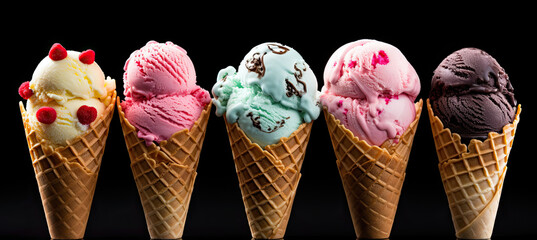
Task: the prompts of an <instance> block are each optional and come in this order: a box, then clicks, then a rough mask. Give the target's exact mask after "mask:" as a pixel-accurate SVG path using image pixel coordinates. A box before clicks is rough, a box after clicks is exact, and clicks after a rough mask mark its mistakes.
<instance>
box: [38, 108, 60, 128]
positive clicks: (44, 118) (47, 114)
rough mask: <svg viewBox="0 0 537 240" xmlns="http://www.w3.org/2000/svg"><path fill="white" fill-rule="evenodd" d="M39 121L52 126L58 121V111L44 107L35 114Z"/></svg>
mask: <svg viewBox="0 0 537 240" xmlns="http://www.w3.org/2000/svg"><path fill="white" fill-rule="evenodd" d="M35 115H36V117H37V121H39V122H40V123H44V124H51V123H53V122H54V121H55V120H56V110H54V108H51V107H42V108H40V109H39V110H37V112H36V113H35Z"/></svg>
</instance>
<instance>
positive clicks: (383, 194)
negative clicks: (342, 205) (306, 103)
mask: <svg viewBox="0 0 537 240" xmlns="http://www.w3.org/2000/svg"><path fill="white" fill-rule="evenodd" d="M415 106H416V118H415V120H414V121H413V122H412V123H411V124H410V125H409V127H408V128H407V130H406V131H405V132H404V133H403V135H402V136H401V137H400V139H399V142H398V143H394V142H393V141H386V142H385V143H384V144H383V145H381V146H380V147H378V146H371V145H369V144H368V143H367V142H366V141H364V140H360V139H359V138H358V137H356V136H354V134H353V133H352V132H351V131H350V130H348V129H347V128H346V127H345V126H344V125H343V124H341V123H340V121H339V120H338V119H336V118H335V117H334V115H332V114H331V113H329V112H328V110H327V109H326V108H324V109H323V110H324V116H325V119H326V123H327V126H328V131H329V133H330V139H331V140H332V146H333V147H334V152H335V154H336V158H337V161H336V162H337V167H338V170H339V174H340V176H341V181H342V183H343V189H344V190H345V195H346V196H347V203H348V204H349V210H350V213H351V218H352V222H353V224H354V231H355V232H356V237H357V238H360V239H361V238H369V239H382V238H388V237H389V236H390V232H391V229H392V225H393V221H394V218H395V212H396V210H397V205H398V203H399V196H400V195H401V188H402V187H403V182H404V180H405V171H406V166H407V163H408V158H409V155H410V150H411V148H412V142H413V140H414V135H415V134H416V129H417V127H418V122H419V119H420V115H421V109H422V106H423V101H422V100H420V101H419V102H417V103H416V104H415Z"/></svg>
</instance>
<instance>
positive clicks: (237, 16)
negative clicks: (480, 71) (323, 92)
mask: <svg viewBox="0 0 537 240" xmlns="http://www.w3.org/2000/svg"><path fill="white" fill-rule="evenodd" d="M326 4H327V5H326V6H324V5H323V6H317V7H316V8H312V9H310V10H303V12H302V10H299V9H301V8H293V9H288V8H285V6H282V5H278V4H273V5H271V6H266V5H263V6H264V7H263V9H265V10H264V11H259V12H258V11H255V12H246V11H242V10H238V11H236V9H233V8H225V9H224V8H222V6H213V5H211V6H210V7H211V9H217V10H216V11H207V10H206V9H201V8H200V9H193V8H185V7H182V6H181V8H177V9H176V8H173V7H172V8H173V9H172V8H170V9H167V7H166V6H164V7H159V8H152V7H151V6H150V5H144V6H138V5H137V4H135V5H136V6H134V8H130V9H112V8H109V7H105V6H101V7H98V8H89V7H88V6H89V5H91V4H90V3H87V5H85V6H84V7H78V8H77V7H74V6H72V7H71V10H72V11H68V12H64V11H60V10H61V9H56V10H54V11H52V9H49V8H39V7H37V6H33V7H34V8H35V9H37V10H39V11H40V12H42V13H43V14H40V15H34V14H28V13H27V12H25V11H21V12H20V13H12V14H4V15H3V16H2V22H3V23H4V26H3V27H4V29H3V33H4V34H3V39H4V42H3V44H2V46H3V52H2V59H3V65H2V66H3V70H2V71H3V73H4V75H3V76H2V81H3V82H4V83H7V86H5V87H3V88H2V89H3V91H4V92H5V97H4V99H5V100H7V103H6V104H4V105H3V106H4V107H5V109H6V110H5V111H4V112H3V114H2V115H3V116H4V118H3V119H2V123H3V124H4V129H9V130H11V129H12V130H13V131H10V132H9V133H8V134H5V133H4V134H3V136H4V139H3V140H2V141H3V142H2V143H3V144H4V150H5V151H10V152H13V154H14V155H12V156H4V157H3V158H2V165H1V166H2V169H3V171H2V173H1V174H0V189H1V191H2V192H1V194H0V238H2V239H17V238H23V239H48V237H49V235H48V230H47V225H46V221H45V215H44V212H43V207H42V206H41V200H40V197H39V192H38V187H37V182H36V180H35V176H34V172H33V168H32V165H31V160H30V156H29V154H28V148H27V143H26V139H25V137H24V129H23V124H22V122H21V119H20V112H19V106H18V102H19V101H20V100H21V98H20V97H19V96H18V93H17V89H18V87H19V85H20V84H21V83H22V82H24V81H28V80H30V79H31V76H32V73H33V71H34V69H35V67H36V66H37V64H38V63H39V61H41V59H42V58H44V57H45V56H46V55H47V53H48V50H49V49H50V46H51V45H52V44H53V43H55V42H59V43H61V44H62V45H63V46H64V47H65V48H67V49H69V50H71V49H72V50H78V51H82V50H86V49H93V50H94V51H95V53H96V62H97V63H98V64H99V65H100V66H101V68H102V69H103V71H104V73H105V75H107V76H111V77H112V78H115V79H116V83H117V91H118V95H119V96H120V97H121V98H123V84H122V76H123V66H124V64H125V60H127V58H128V57H129V55H130V53H131V52H132V51H134V50H136V49H139V48H140V47H142V46H143V45H145V43H147V42H148V41H149V40H156V41H159V42H166V41H172V42H174V43H175V44H177V45H179V46H181V47H183V48H184V49H185V50H187V51H188V55H189V56H190V57H191V59H192V61H193V63H194V66H195V67H196V73H197V79H198V84H199V85H200V86H201V87H203V88H205V89H211V87H212V85H213V84H214V83H215V82H216V76H217V73H218V71H219V70H220V69H222V68H225V67H227V66H229V65H236V64H237V63H238V62H240V61H241V59H242V58H243V57H244V54H246V53H247V52H248V51H249V50H250V49H251V48H252V47H253V46H255V45H257V44H259V43H262V42H269V41H275V42H280V43H282V44H286V45H288V46H290V47H293V48H294V49H295V50H297V51H298V52H299V53H300V54H301V55H302V57H303V58H304V59H305V60H306V62H307V63H308V64H309V65H310V67H311V69H312V70H313V71H314V73H315V74H316V76H317V78H318V81H319V86H322V85H323V80H322V73H323V71H324V66H325V65H326V61H328V58H329V57H330V56H331V54H332V53H333V51H335V50H336V49H338V48H339V47H340V46H342V45H343V44H345V43H348V42H350V41H355V40H358V39H363V38H370V39H377V40H380V41H384V42H387V43H390V44H392V45H394V46H396V47H397V48H399V49H400V50H401V51H402V52H403V54H405V56H406V58H407V59H408V61H409V62H410V63H411V64H412V65H413V66H414V68H415V69H416V71H417V73H418V75H419V76H420V79H421V84H422V91H421V93H420V95H419V96H418V99H420V98H421V99H424V100H425V99H426V98H427V97H428V95H429V91H430V81H431V78H432V75H433V71H434V70H435V68H436V67H437V66H438V64H439V63H440V62H441V61H442V59H444V58H445V57H446V56H447V55H449V54H450V53H452V52H454V51H456V50H458V49H461V48H463V47H477V48H480V49H483V50H485V51H486V52H488V53H489V54H491V55H492V56H494V58H496V59H497V60H498V61H499V62H500V63H501V64H502V67H503V68H504V69H505V70H506V71H507V72H508V73H509V77H510V79H511V81H512V85H513V87H514V89H515V93H516V96H517V100H518V102H519V103H521V104H522V107H523V111H522V116H521V122H520V124H519V126H518V131H517V135H516V138H515V141H514V146H513V149H512V151H511V154H510V157H509V164H508V166H509V169H508V173H507V176H506V180H505V183H504V188H503V193H502V197H501V201H500V207H499V210H498V215H497V219H496V224H495V229H494V234H493V236H494V238H493V239H502V240H503V239H520V238H523V239H531V238H530V237H533V238H534V239H535V237H537V228H535V223H536V220H535V216H537V205H536V204H535V196H536V194H535V193H534V191H532V189H533V185H535V184H536V183H535V179H534V175H535V174H534V169H535V168H536V167H537V164H536V162H535V157H533V156H531V155H530V153H532V152H533V151H534V150H533V148H534V145H533V144H532V141H534V139H533V135H534V134H535V128H534V126H533V125H532V121H533V120H532V118H533V117H532V114H533V112H535V106H536V105H535V103H534V102H533V92H534V90H533V89H535V87H536V84H535V82H536V81H535V77H534V75H533V74H534V69H535V66H534V64H535V61H534V60H533V57H534V56H533V55H534V54H535V53H536V52H537V51H535V47H533V44H534V43H535V37H533V33H532V31H530V30H531V29H532V25H533V24H530V23H531V22H532V21H530V20H531V19H530V16H532V15H525V14H524V11H523V10H525V9H526V8H527V9H530V8H528V7H525V8H524V7H521V9H516V11H515V10H513V14H512V16H510V14H508V12H509V9H508V8H507V7H506V6H503V5H502V6H495V8H494V9H489V11H487V9H483V6H480V7H479V8H476V9H475V11H474V10H472V9H467V8H466V7H467V6H466V5H465V6H464V7H463V6H458V5H454V6H452V8H449V6H442V7H441V9H440V8H437V7H435V8H434V11H429V10H428V9H426V7H427V6H422V5H420V6H419V8H417V9H419V11H418V10H416V11H414V12H409V11H408V9H406V8H401V9H396V10H397V11H396V12H397V13H399V14H395V15H392V14H388V12H387V11H386V10H385V8H386V7H388V6H387V5H388V4H386V3H385V2H383V3H379V5H378V6H374V7H367V6H363V5H362V3H361V2H360V3H359V4H356V5H345V6H344V7H341V8H339V7H338V8H337V9H336V8H334V7H330V4H331V3H330V2H327V3H326ZM424 4H425V3H424ZM452 4H455V3H452ZM69 6H70V5H69ZM126 7H127V6H126ZM11 9H17V8H11V7H10V8H9V9H6V11H11ZM431 9H433V8H432V7H431ZM442 9H444V10H445V11H446V12H445V13H442V12H439V10H442ZM144 10H151V11H153V12H152V15H151V16H145V15H136V14H137V13H138V12H140V11H144ZM342 10H348V12H346V13H341V12H340V11H342ZM355 11H356V12H355ZM498 11H501V12H502V13H503V14H506V15H509V17H507V16H505V17H499V15H497V14H496V13H498ZM60 13H61V14H60ZM470 13H471V14H470ZM85 14H88V15H85ZM255 14H261V16H262V17H255V16H256V15H255ZM266 14H271V16H273V17H267V15H266ZM447 15H449V16H450V18H449V19H448V20H444V16H447ZM486 15H488V17H483V16H486ZM502 16H503V15H502ZM84 17H85V18H84ZM296 19H300V21H295V20H296ZM453 19H460V20H461V21H462V22H464V23H465V25H459V24H457V23H456V22H454V21H453ZM149 23H152V24H160V25H149ZM213 109H214V108H213ZM115 115H116V116H114V118H113V119H112V124H111V128H110V134H109V137H108V142H107V147H106V150H105V153H104V157H103V163H102V166H101V171H100V173H99V180H98V182H97V187H96V192H95V197H94V199H93V205H92V210H91V214H90V217H89V221H88V226H87V230H86V240H92V239H149V237H148V236H149V235H148V232H147V228H146V225H145V219H144V215H143V211H142V206H141V204H140V199H139V196H138V192H137V190H136V186H135V183H134V180H133V177H132V172H131V170H130V161H129V157H128V153H127V149H126V147H125V143H124V139H123V135H122V131H121V126H120V123H119V118H118V116H117V111H116V113H115ZM6 140H7V141H6ZM437 164H438V159H437V156H436V151H435V149H434V142H433V139H432V136H431V130H430V125H429V119H428V117H427V114H426V111H424V112H423V114H422V116H421V120H420V123H419V126H418V130H417V134H416V137H415V140H414V146H413V150H412V152H411V155H410V160H409V164H408V168H407V175H406V179H405V183H404V186H403V190H402V195H401V198H400V201H399V207H398V210H397V215H396V217H395V222H394V225H393V229H392V236H393V237H392V240H398V239H453V240H454V239H455V237H454V230H453V224H452V222H451V216H450V212H449V208H448V202H447V198H446V196H445V194H444V189H443V186H442V182H441V180H440V175H439V172H438V167H437ZM184 232H185V234H184V239H186V240H188V239H192V240H195V239H244V240H249V239H250V230H249V228H248V223H247V220H246V214H245V212H244V205H243V203H242V199H241V193H240V189H239V186H238V180H237V176H236V173H235V166H234V164H233V160H232V154H231V149H230V146H229V140H228V137H227V134H226V130H225V125H224V120H223V119H222V118H218V117H217V116H216V115H214V111H213V113H211V116H210V119H209V125H208V129H207V134H206V139H205V143H204V148H203V151H202V152H201V158H200V164H199V167H198V175H197V178H196V183H195V187H194V193H193V195H192V199H191V204H190V209H189V212H188V217H187V223H186V227H185V231H184ZM286 236H287V238H285V239H287V240H293V239H310V238H308V237H311V236H318V237H317V238H314V239H349V240H352V239H354V230H353V226H352V222H351V218H350V215H349V213H348V207H347V203H346V200H345V194H344V192H343V187H342V185H341V180H340V177H339V174H338V171H337V167H336V163H335V156H334V153H333V149H332V145H331V142H330V138H329V136H328V131H327V129H326V124H325V120H324V118H323V117H322V116H321V117H320V118H319V119H318V120H316V121H315V123H314V124H313V129H312V135H311V139H310V143H309V146H308V149H307V153H306V159H305V161H304V165H303V168H302V178H301V180H300V185H299V187H298V190H297V195H296V198H295V202H294V206H293V210H292V213H291V218H290V221H289V224H288V228H287V232H286ZM301 237H305V238H301Z"/></svg>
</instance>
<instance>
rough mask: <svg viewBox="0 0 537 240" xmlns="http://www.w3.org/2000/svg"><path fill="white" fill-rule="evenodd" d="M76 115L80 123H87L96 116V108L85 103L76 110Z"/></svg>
mask: <svg viewBox="0 0 537 240" xmlns="http://www.w3.org/2000/svg"><path fill="white" fill-rule="evenodd" d="M76 117H78V121H79V122H80V123H82V124H86V125H89V124H90V123H92V122H93V121H95V118H97V109H95V108H94V107H90V106H87V105H82V106H80V108H78V110H77V111H76Z"/></svg>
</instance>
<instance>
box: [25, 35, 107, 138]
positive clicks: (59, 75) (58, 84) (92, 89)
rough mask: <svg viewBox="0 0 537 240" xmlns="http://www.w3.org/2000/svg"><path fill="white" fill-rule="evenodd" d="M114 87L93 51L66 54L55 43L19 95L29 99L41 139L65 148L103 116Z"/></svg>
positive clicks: (29, 113)
mask: <svg viewBox="0 0 537 240" xmlns="http://www.w3.org/2000/svg"><path fill="white" fill-rule="evenodd" d="M115 87H116V85H115V81H114V80H113V79H111V78H107V79H105V76H104V73H103V71H102V70H101V68H100V67H99V65H98V64H97V63H96V62H95V52H94V51H93V50H86V51H83V52H77V51H67V50H66V49H65V48H64V47H63V46H62V45H60V44H58V43H56V44H54V45H53V46H52V48H51V49H50V51H49V55H48V56H47V57H45V58H44V59H43V60H42V61H41V62H40V63H39V65H38V66H37V68H36V69H35V71H34V73H33V75H32V80H31V81H29V82H25V83H23V84H22V85H21V86H20V88H19V94H20V95H21V97H23V98H24V99H27V100H28V101H27V102H26V111H27V112H28V117H29V123H30V124H31V126H32V128H33V129H35V130H36V131H37V133H38V136H40V137H42V138H44V139H47V140H49V142H50V143H51V144H52V145H54V146H65V145H66V143H67V141H68V140H71V139H73V138H75V137H77V136H80V135H81V134H82V133H84V132H86V130H87V129H88V125H89V124H91V122H93V121H94V120H95V119H96V118H97V116H101V115H102V114H103V111H104V109H105V106H108V104H109V103H110V101H112V99H111V95H112V92H113V91H114V90H115Z"/></svg>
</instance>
